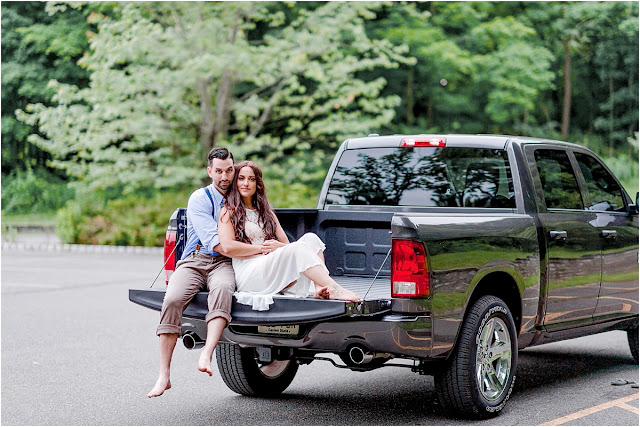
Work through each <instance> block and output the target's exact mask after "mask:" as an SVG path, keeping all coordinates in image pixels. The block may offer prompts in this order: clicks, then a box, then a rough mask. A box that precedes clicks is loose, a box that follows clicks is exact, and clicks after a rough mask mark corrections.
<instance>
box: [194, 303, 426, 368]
mask: <svg viewBox="0 0 640 427" xmlns="http://www.w3.org/2000/svg"><path fill="white" fill-rule="evenodd" d="M182 321H183V323H182V335H185V334H189V333H194V334H196V335H197V336H199V337H201V338H204V337H206V334H207V330H206V324H205V322H204V320H202V319H193V318H188V317H183V319H182ZM299 328H300V330H299V333H298V334H297V335H296V336H284V335H276V334H268V333H259V332H258V326H257V325H251V326H248V325H238V324H234V323H233V321H232V323H231V324H230V325H229V326H228V327H227V328H226V329H225V330H224V333H223V334H222V337H221V339H220V341H221V342H227V343H234V344H240V345H244V346H251V347H286V348H293V349H297V350H305V351H310V352H314V353H341V352H345V351H347V349H348V348H349V347H351V346H352V345H354V344H358V345H359V346H360V347H365V348H367V349H369V351H371V352H372V353H389V354H390V355H393V356H395V357H416V358H421V359H423V358H429V357H430V356H431V352H432V345H433V340H432V322H431V317H429V316H402V315H395V314H387V315H383V316H381V317H379V318H376V319H372V320H363V319H362V318H351V319H344V320H336V321H329V322H319V323H310V324H306V325H305V324H300V325H299Z"/></svg>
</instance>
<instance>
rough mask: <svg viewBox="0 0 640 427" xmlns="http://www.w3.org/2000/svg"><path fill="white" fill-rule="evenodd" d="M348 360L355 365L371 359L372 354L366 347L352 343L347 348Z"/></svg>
mask: <svg viewBox="0 0 640 427" xmlns="http://www.w3.org/2000/svg"><path fill="white" fill-rule="evenodd" d="M349 360H351V362H353V363H354V364H355V365H362V364H365V363H369V362H371V361H372V360H373V354H372V353H371V352H370V351H369V350H367V349H366V348H362V347H360V346H357V345H354V346H353V347H351V348H350V349H349Z"/></svg>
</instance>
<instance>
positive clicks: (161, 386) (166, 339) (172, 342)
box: [148, 334, 178, 397]
mask: <svg viewBox="0 0 640 427" xmlns="http://www.w3.org/2000/svg"><path fill="white" fill-rule="evenodd" d="M177 340H178V334H160V371H159V374H158V381H156V385H155V386H154V387H153V388H152V389H151V391H150V392H149V394H148V396H149V397H157V396H160V395H162V393H164V392H165V390H169V389H170V388H171V380H170V379H169V373H170V371H171V356H173V349H174V348H175V347H176V341H177Z"/></svg>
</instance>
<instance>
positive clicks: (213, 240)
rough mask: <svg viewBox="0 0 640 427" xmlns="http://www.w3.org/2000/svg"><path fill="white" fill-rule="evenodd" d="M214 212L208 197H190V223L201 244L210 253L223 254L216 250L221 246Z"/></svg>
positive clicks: (194, 194) (188, 209) (194, 195)
mask: <svg viewBox="0 0 640 427" xmlns="http://www.w3.org/2000/svg"><path fill="white" fill-rule="evenodd" d="M212 210H213V209H212V206H211V202H210V201H209V198H208V197H201V196H198V195H196V193H193V194H192V195H191V197H189V203H188V204H187V211H188V213H189V221H190V222H191V225H192V226H193V230H194V231H195V233H196V235H197V236H198V238H199V239H200V243H201V244H202V246H204V247H205V248H206V249H207V250H208V251H210V252H218V253H221V252H219V251H218V250H216V248H217V247H219V246H220V237H219V236H218V222H217V221H215V220H214V219H213V216H212Z"/></svg>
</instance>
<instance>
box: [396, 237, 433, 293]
mask: <svg viewBox="0 0 640 427" xmlns="http://www.w3.org/2000/svg"><path fill="white" fill-rule="evenodd" d="M391 248H392V249H391V296H392V297H393V298H424V297H427V296H428V295H429V269H428V267H427V252H426V250H425V248H424V245H423V244H422V243H420V242H416V241H413V240H400V239H393V240H392V243H391Z"/></svg>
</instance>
